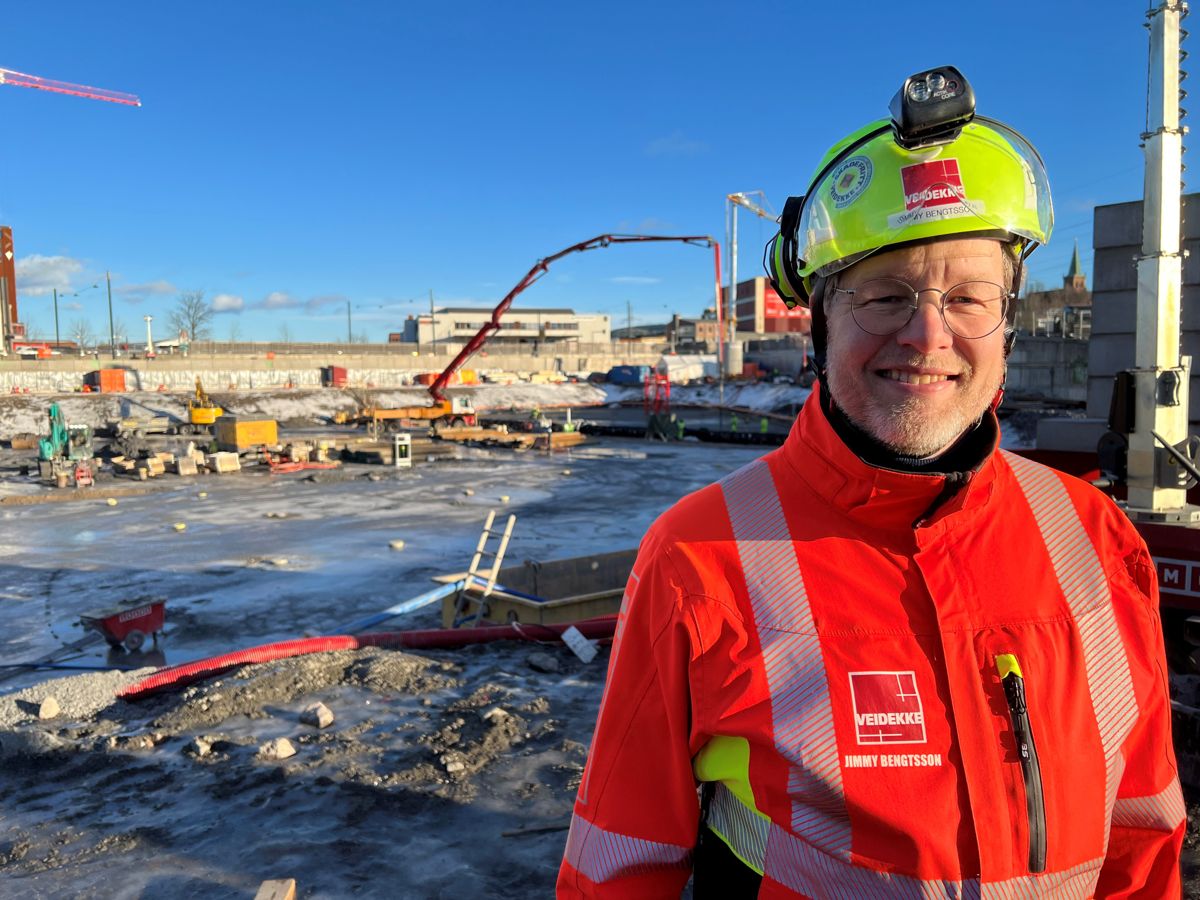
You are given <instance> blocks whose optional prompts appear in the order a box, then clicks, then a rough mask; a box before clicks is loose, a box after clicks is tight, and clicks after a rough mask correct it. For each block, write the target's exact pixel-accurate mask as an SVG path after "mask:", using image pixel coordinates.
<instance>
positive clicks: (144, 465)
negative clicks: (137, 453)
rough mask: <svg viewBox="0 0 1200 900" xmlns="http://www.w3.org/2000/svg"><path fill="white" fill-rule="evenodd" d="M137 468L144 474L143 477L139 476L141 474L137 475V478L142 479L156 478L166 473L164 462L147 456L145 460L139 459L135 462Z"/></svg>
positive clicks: (156, 457)
mask: <svg viewBox="0 0 1200 900" xmlns="http://www.w3.org/2000/svg"><path fill="white" fill-rule="evenodd" d="M137 468H138V469H139V470H141V471H144V472H145V473H146V474H145V475H144V476H143V475H141V472H139V473H138V474H139V477H142V478H157V477H158V476H159V475H162V474H164V473H165V472H166V471H167V465H166V462H165V461H164V460H162V459H160V458H159V457H158V456H148V457H146V458H145V459H139V460H138V461H137Z"/></svg>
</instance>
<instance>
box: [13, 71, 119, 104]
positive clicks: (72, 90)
mask: <svg viewBox="0 0 1200 900" xmlns="http://www.w3.org/2000/svg"><path fill="white" fill-rule="evenodd" d="M0 84H11V85H12V86H13V87H27V88H37V89H38V90H40V91H53V92H54V93H56V94H70V95H71V96H72V97H86V98H87V99H89V100H105V101H107V102H109V103H123V104H125V105H126V106H141V105H142V101H141V100H140V99H138V98H137V97H136V96H134V95H133V94H126V93H125V92H123V91H110V90H106V89H105V88H98V87H88V86H87V85H86V84H71V83H70V82H69V81H54V80H52V79H50V78H39V77H38V76H37V75H26V74H25V73H24V72H14V71H13V70H12V69H0Z"/></svg>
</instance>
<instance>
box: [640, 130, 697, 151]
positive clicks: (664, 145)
mask: <svg viewBox="0 0 1200 900" xmlns="http://www.w3.org/2000/svg"><path fill="white" fill-rule="evenodd" d="M707 150H708V145H707V144H705V143H704V142H703V141H695V140H692V139H691V138H689V137H687V136H686V135H684V133H683V132H682V131H679V130H678V129H676V130H675V131H672V132H671V133H670V134H669V135H667V136H666V137H660V138H655V139H654V140H652V141H651V142H650V143H649V144H647V145H646V155H647V156H696V155H697V154H699V153H704V152H706V151H707Z"/></svg>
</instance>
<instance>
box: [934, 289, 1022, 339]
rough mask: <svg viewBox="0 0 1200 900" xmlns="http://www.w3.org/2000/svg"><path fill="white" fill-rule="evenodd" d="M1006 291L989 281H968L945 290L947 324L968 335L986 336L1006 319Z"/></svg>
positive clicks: (957, 332) (943, 314)
mask: <svg viewBox="0 0 1200 900" xmlns="http://www.w3.org/2000/svg"><path fill="white" fill-rule="evenodd" d="M1005 294H1006V291H1005V290H1004V288H1003V287H1001V286H1000V285H998V284H992V282H990V281H967V282H964V283H963V284H959V285H955V286H954V287H952V288H950V290H948V291H946V295H945V297H944V299H943V302H942V316H943V318H945V320H946V327H947V328H949V329H950V330H951V331H953V332H954V333H955V334H957V335H958V336H959V337H965V338H981V337H986V336H987V335H989V334H991V333H992V332H993V331H995V330H996V329H997V328H998V327H1000V323H1001V322H1003V321H1004V308H1005V306H1006V304H1007V297H1006V296H1005Z"/></svg>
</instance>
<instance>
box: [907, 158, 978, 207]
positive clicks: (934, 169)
mask: <svg viewBox="0 0 1200 900" xmlns="http://www.w3.org/2000/svg"><path fill="white" fill-rule="evenodd" d="M900 180H901V181H902V182H903V183H904V208H905V209H906V210H913V209H917V208H919V207H928V206H948V205H950V204H952V203H959V202H961V200H962V196H963V183H962V175H960V174H959V171H958V160H957V159H934V160H930V161H929V162H923V163H917V164H916V165H915V166H905V167H904V168H902V169H901V170H900Z"/></svg>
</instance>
